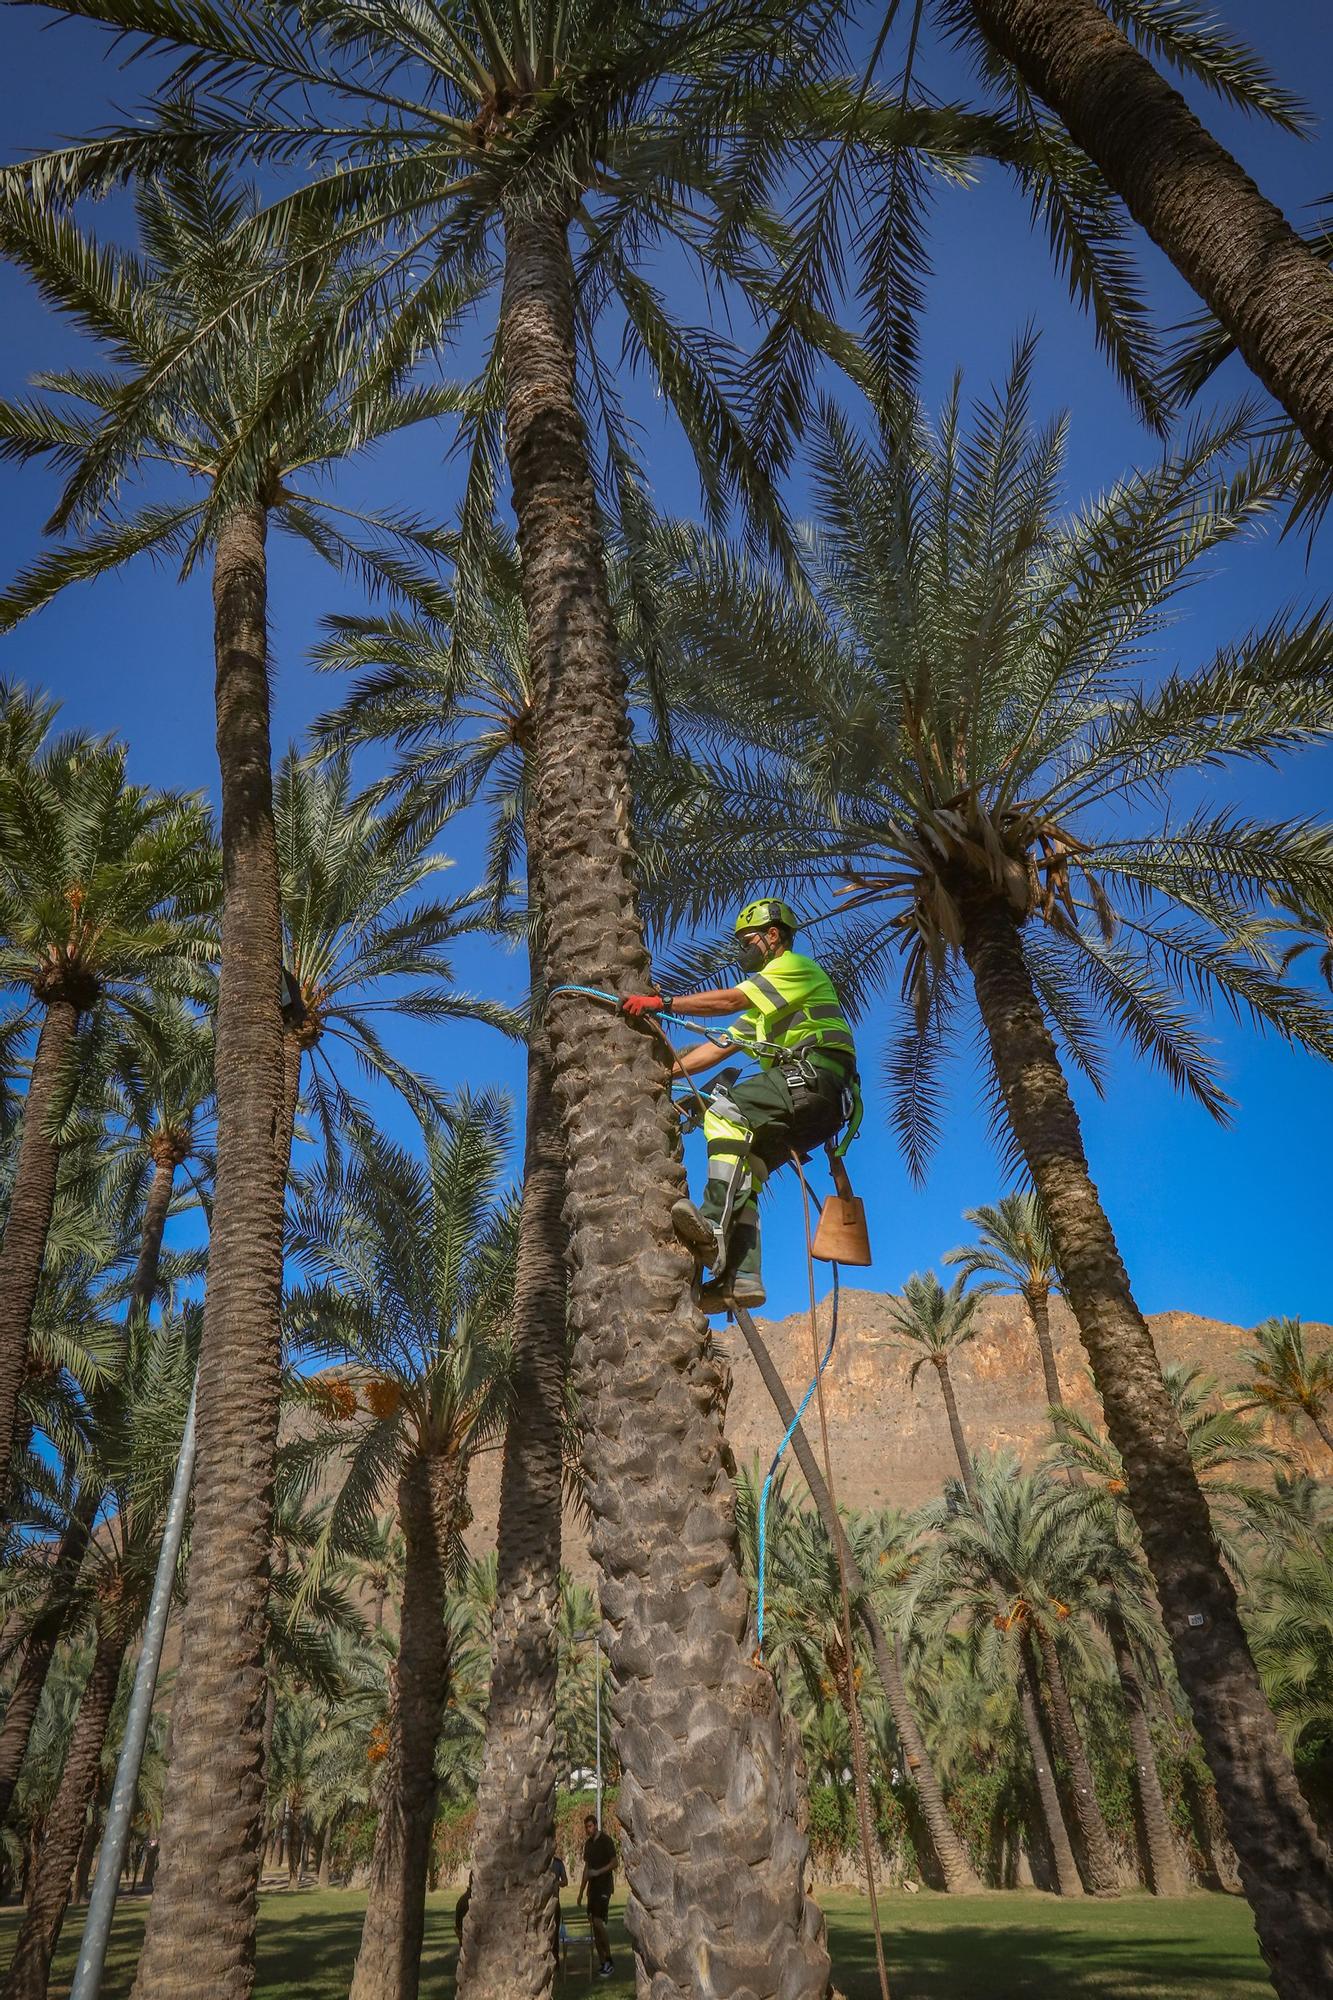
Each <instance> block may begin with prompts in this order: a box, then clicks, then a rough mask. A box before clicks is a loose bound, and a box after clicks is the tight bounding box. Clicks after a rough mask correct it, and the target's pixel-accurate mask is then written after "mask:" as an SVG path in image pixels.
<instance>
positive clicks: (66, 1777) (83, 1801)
mask: <svg viewBox="0 0 1333 2000" xmlns="http://www.w3.org/2000/svg"><path fill="white" fill-rule="evenodd" d="M128 1644H129V1634H128V1632H127V1630H126V1629H125V1627H124V1626H122V1625H119V1624H117V1625H116V1626H115V1627H114V1628H112V1629H109V1630H106V1631H102V1632H99V1633H98V1635H97V1650H96V1652H95V1653H94V1655H93V1664H92V1669H91V1671H90V1673H89V1675H88V1679H87V1682H86V1683H85V1685H84V1690H83V1694H82V1695H81V1697H80V1699H79V1713H78V1719H77V1721H76V1722H75V1724H74V1733H73V1735H72V1736H71V1737H70V1744H69V1749H68V1751H67V1752H66V1755H65V1768H64V1770H63V1771H62V1772H61V1774H60V1785H59V1788H58V1789H57V1792H56V1797H55V1804H54V1805H53V1806H52V1808H51V1811H50V1813H49V1814H48V1816H47V1821H46V1828H45V1832H44V1834H43V1837H42V1846H41V1852H40V1855H39V1856H38V1861H37V1872H36V1876H35V1878H34V1879H33V1881H32V1883H31V1885H30V1888H29V1894H28V1907H27V1909H26V1910H25V1911H24V1913H23V1922H22V1924H21V1925H20V1926H19V1934H18V1941H17V1943H16V1944H15V1946H14V1956H13V1959H12V1960H11V1962H10V1967H9V1978H8V1980H7V1981H6V1984H5V1990H4V2000H46V1985H47V1980H48V1977H49V1976H50V1971H51V1954H52V1953H53V1952H54V1950H55V1948H56V1944H57V1943H58V1941H59V1938H60V1927H61V1925H62V1924H63V1923H64V1921H65V1906H66V1904H67V1903H68V1901H69V1884H70V1876H71V1874H72V1873H73V1869H74V1864H75V1862H76V1861H77V1860H78V1858H79V1847H80V1845H81V1843H82V1840H83V1829H84V1821H85V1819H86V1817H87V1813H88V1803H89V1801H90V1799H91V1798H92V1796H93V1793H94V1792H95V1791H96V1790H97V1784H98V1779H99V1778H100V1776H101V1770H102V1746H103V1744H104V1743H105V1742H106V1732H107V1725H108V1724H109V1722H110V1720H111V1709H112V1705H113V1703H114V1702H115V1699H116V1688H117V1686H118V1684H119V1681H120V1668H121V1662H122V1661H123V1660H124V1658H125V1649H126V1647H127V1645H128Z"/></svg>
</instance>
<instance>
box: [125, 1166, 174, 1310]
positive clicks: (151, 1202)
mask: <svg viewBox="0 0 1333 2000" xmlns="http://www.w3.org/2000/svg"><path fill="white" fill-rule="evenodd" d="M176 1165H177V1159H176V1152H175V1149H174V1147H173V1146H172V1145H171V1143H170V1141H166V1142H164V1144H163V1145H162V1147H161V1149H160V1150H155V1151H154V1154H153V1179H152V1183H151V1185H150V1187H149V1189H148V1199H147V1201H146V1202H145V1203H144V1212H143V1228H142V1229H141V1230H140V1232H139V1258H138V1262H137V1263H136V1264H135V1267H134V1281H133V1283H132V1284H131V1286H130V1316H131V1318H132V1317H133V1316H134V1315H135V1314H136V1313H142V1314H147V1313H148V1312H149V1310H150V1309H151V1307H152V1303H153V1294H154V1292H155V1291H156V1290H157V1273H158V1268H159V1266H160V1264H161V1262H162V1238H163V1236H164V1234H165V1233H166V1227H167V1216H168V1214H169V1213H170V1210H171V1197H172V1195H173V1193H174V1192H175V1187H176Z"/></svg>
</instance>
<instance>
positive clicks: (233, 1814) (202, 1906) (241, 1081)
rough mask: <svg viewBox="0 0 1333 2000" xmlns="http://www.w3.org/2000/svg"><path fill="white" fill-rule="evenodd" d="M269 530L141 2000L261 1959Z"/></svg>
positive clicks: (251, 533) (277, 1337)
mask: <svg viewBox="0 0 1333 2000" xmlns="http://www.w3.org/2000/svg"><path fill="white" fill-rule="evenodd" d="M265 529H266V520H265V516H264V513H263V511H262V510H261V509H259V508H254V509H250V510H246V511H242V512H238V513H236V514H233V515H231V516H230V517H229V518H228V519H227V520H226V521H225V522H224V524H223V526H222V529H221V531H220V533H219V536H218V544H217V555H216V561H215V565H214V575H213V605H214V630H215V638H216V654H217V743H218V763H219V767H220V770H221V778H222V866H223V908H222V967H221V976H220V981H219V987H218V1005H217V1114H218V1149H217V1176H216V1182H215V1192H214V1205H213V1222H212V1232H211V1237H210V1243H209V1260H208V1289H207V1294H206V1297H205V1302H204V1328H203V1340H202V1344H201V1348H200V1355H199V1375H198V1398H199V1401H198V1408H199V1450H198V1459H197V1463H196V1467H195V1475H194V1530H193V1538H192V1549H191V1559H190V1574H189V1598H188V1602H187V1605H186V1610H185V1617H184V1621H183V1628H182V1641H181V1663H180V1674H179V1681H178V1685H177V1695H176V1702H175V1713H174V1715H173V1730H174V1755H173V1757H172V1762H171V1769H170V1771H169V1773H168V1776H167V1790H166V1799H165V1803H164V1808H163V1817H162V1849H161V1852H162V1860H161V1865H160V1867H159V1870H158V1878H157V1885H156V1889H155V1892H154V1895H153V1901H152V1907H151V1909H150V1910H149V1913H148V1922H147V1926H146V1928H145V1932H144V1943H143V1951H142V1953H141V1955H140V1959H139V1969H138V1974H137V1977H136V1979H135V1983H134V2000H176V1996H177V1995H179V1994H180V1993H181V1992H182V1991H183V1990H185V1989H186V1988H188V1990H189V1991H190V1992H191V1993H192V1994H194V1995H196V1996H198V2000H231V1996H234V1995H239V1994H242V1993H246V1992H248V1991H249V1990H250V1986H251V1984H252V1981H253V1977H254V1949H255V1920H256V1916H257V1913H258V1893H259V1869H260V1860H261V1854H262V1845H263V1830H264V1772H263V1762H262V1757H261V1754H260V1732H261V1729H262V1726H263V1717H264V1636H265V1627H266V1617H265V1613H266V1607H267V1597H268V1564H269V1549H270V1545H271V1542H272V1536H273V1461H274V1454H275V1451H276V1448H277V1436H278V1389H279V1377H280V1366H281V1309H282V1233H283V1231H282V1223H283V1216H282V1208H283V1188H282V1176H281V1174H280V1172H279V1168H278V1160H277V1148H276V1146H275V1143H274V1141H275V1135H276V1128H277V1123H278V1118H279V1112H280V1104H281V1090H282V1016H281V1013H280V1010H279V989H280V981H281V971H282V926H281V922H280V919H279V912H278V856H277V844H276V841H275V839H274V831H273V783H272V774H271V769H270V749H269V698H268V672H267V643H266V631H265V615H266V572H265V557H264V536H265Z"/></svg>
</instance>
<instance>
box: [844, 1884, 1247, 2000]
mask: <svg viewBox="0 0 1333 2000" xmlns="http://www.w3.org/2000/svg"><path fill="white" fill-rule="evenodd" d="M1055 1908H1056V1910H1057V1911H1060V1905H1059V1904H1058V1903H1056V1904H1055ZM1138 1909H1144V1906H1142V1905H1135V1904H1123V1905H1120V1906H1118V1907H1117V1906H1116V1905H1111V1906H1109V1910H1110V1911H1111V1912H1114V1914H1115V1916H1116V1917H1118V1918H1119V1919H1120V1921H1119V1922H1107V1921H1106V1920H1105V1918H1106V1909H1105V1906H1104V1907H1098V1906H1096V1905H1091V1904H1089V1905H1077V1904H1076V1905H1074V1906H1072V1908H1068V1910H1067V1914H1066V1915H1065V1921H1063V1922H1058V1923H1056V1922H1051V1921H1029V1922H1023V1921H1021V1920H1019V1921H1015V1919H1014V1917H1013V1916H1012V1915H1010V1914H1009V1913H1008V1912H1005V1913H1004V1915H1003V1916H998V1917H997V1920H993V1921H991V1922H987V1921H985V1920H984V1919H982V1920H981V1921H973V1922H966V1923H951V1922H949V1921H948V1919H947V1917H944V1916H943V1915H940V1916H938V1917H936V1918H935V1921H934V1922H933V1923H930V1924H928V1925H916V1924H914V1923H913V1921H912V1915H913V1914H914V1913H907V1912H903V1911H901V1910H893V1911H891V1913H890V1921H889V1922H888V1923H886V1925H885V1956H886V1959H887V1961H888V1969H889V1980H890V1987H891V1991H892V2000H1272V1987H1271V1986H1270V1984H1269V1982H1268V1977H1267V1974H1266V1972H1265V1970H1264V1966H1263V1963H1262V1961H1261V1959H1260V1957H1259V1954H1258V1950H1257V1948H1256V1947H1255V1945H1254V1942H1253V1936H1252V1934H1247V1933H1248V1924H1247V1923H1245V1922H1242V1924H1241V1925H1240V1926H1238V1927H1237V1935H1235V1936H1234V1937H1232V1936H1226V1937H1219V1936H1218V1935H1217V1926H1216V1924H1213V1923H1210V1915H1211V1913H1210V1910H1209V1908H1208V1903H1207V1901H1205V1899H1202V1898H1199V1899H1196V1898H1191V1899H1190V1900H1189V1902H1188V1903H1187V1904H1185V1905H1182V1906H1179V1908H1178V1913H1177V1914H1178V1917H1179V1916H1184V1915H1185V1913H1186V1912H1188V1913H1189V1921H1188V1925H1187V1926H1186V1925H1179V1924H1178V1926H1173V1927H1172V1933H1173V1934H1171V1933H1169V1934H1163V1930H1162V1928H1161V1926H1160V1922H1159V1921H1158V1919H1159V1917H1160V1910H1161V1906H1157V1908H1153V1907H1152V1906H1148V1907H1147V1908H1146V1909H1144V1915H1143V1919H1142V1924H1141V1927H1139V1926H1136V1924H1135V1922H1134V1914H1135V1912H1136V1910H1138ZM1042 1914H1043V1917H1045V1916H1046V1912H1045V1911H1043V1913H1042ZM1061 1914H1065V1913H1064V1912H1061ZM1245 1916H1246V1918H1248V1912H1246V1913H1245ZM1226 1928H1227V1929H1228V1931H1229V1930H1230V1929H1231V1926H1230V1925H1228V1926H1227V1927H1226ZM829 1943H830V1949H831V1952H832V1956H833V1965H834V1978H835V1983H836V1984H837V1985H838V1986H839V1987H840V1988H841V1989H842V1991H843V1992H844V1993H845V1994H846V1996H847V2000H878V1996H879V1981H878V1977H877V1975H876V1971H875V1950H874V1940H873V1937H872V1935H871V1931H870V1926H869V1922H868V1920H867V1918H866V1917H865V1916H863V1915H862V1914H861V1913H860V1912H859V1911H858V1912H856V1913H855V1916H853V1915H852V1913H850V1912H843V1911H830V1912H829Z"/></svg>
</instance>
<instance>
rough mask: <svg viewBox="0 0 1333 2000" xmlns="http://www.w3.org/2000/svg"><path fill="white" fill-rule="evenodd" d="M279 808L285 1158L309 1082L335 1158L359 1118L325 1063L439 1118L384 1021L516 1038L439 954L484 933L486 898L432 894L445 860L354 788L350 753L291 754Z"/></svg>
mask: <svg viewBox="0 0 1333 2000" xmlns="http://www.w3.org/2000/svg"><path fill="white" fill-rule="evenodd" d="M273 807H274V821H275V826H276V830H277V840H278V869H279V877H280V880H281V885H282V914H283V961H284V972H285V976H286V983H285V988H284V1005H283V1030H284V1032H283V1108H282V1126H281V1131H282V1133H283V1135H284V1141H285V1144H286V1147H287V1149H288V1151H290V1146H291V1136H292V1131H293V1127H294V1124H295V1119H296V1108H297V1103H298V1100H299V1097H300V1095H301V1091H302V1088H303V1086H304V1087H305V1089H306V1090H307V1092H308V1094H309V1097H310V1099H311V1101H312V1103H313V1105H314V1108H315V1111H316V1114H317V1117H318V1122H319V1126H320V1128H321V1131H322V1134H323V1137H324V1142H325V1148H326V1151H327V1152H329V1153H330V1154H331V1153H332V1151H333V1150H334V1149H335V1148H336V1145H337V1141H338V1134H339V1132H340V1131H341V1130H342V1129H344V1128H345V1127H347V1126H348V1125H349V1124H351V1123H357V1122H362V1123H364V1121H365V1116H366V1114H365V1111H364V1108H363V1107H362V1106H361V1105H360V1104H359V1103H358V1101H357V1099H356V1097H355V1096H354V1095H353V1093H352V1092H351V1090H350V1089H349V1087H348V1085H347V1083H346V1082H345V1081H344V1080H343V1079H342V1078H340V1076H339V1075H338V1070H337V1068H335V1066H334V1063H333V1062H332V1061H330V1055H331V1054H332V1055H334V1056H339V1057H343V1058H344V1059H345V1057H346V1055H347V1054H348V1053H350V1054H351V1055H352V1056H353V1057H354V1058H355V1061H356V1063H357V1065H358V1066H359V1067H360V1068H361V1070H362V1071H363V1072H364V1073H365V1074H367V1075H368V1076H370V1077H372V1078H375V1079H377V1080H379V1081H381V1082H384V1083H387V1084H388V1085H389V1086H390V1087H391V1088H392V1089H394V1090H395V1091H397V1092H398V1093H399V1095H401V1096H402V1097H403V1098H405V1099H406V1101H407V1102H408V1104H409V1105H411V1106H412V1107H413V1109H414V1110H415V1111H416V1112H417V1113H418V1115H420V1116H430V1115H432V1114H434V1115H438V1114H439V1111H440V1108H441V1104H442V1102H443V1100H442V1099H441V1097H440V1094H439V1092H438V1091H437V1090H436V1089H435V1088H434V1087H433V1086H431V1085H430V1084H429V1083H427V1082H425V1081H424V1080H423V1079H422V1078H421V1077H420V1076H418V1075H417V1074H416V1073H415V1072H414V1071H413V1070H411V1069H410V1068H409V1067H408V1066H407V1065H406V1064H405V1063H403V1062H401V1061H399V1060H398V1058H397V1057H396V1056H394V1054H393V1053H392V1050H391V1049H390V1048H389V1047H388V1046H387V1045H386V1042H385V1039H384V1035H383V1033H382V1031H381V1027H380V1024H379V1017H383V1016H388V1017H393V1018H397V1019H399V1020H417V1021H430V1022H438V1021H454V1020H481V1021H487V1022H489V1023H491V1025H493V1026H495V1027H499V1028H503V1029H508V1030H510V1031H511V1032H512V1030H513V1029H514V1028H515V1027H516V1025H517V1023H516V1022H515V1020H514V1018H513V1016H512V1015H511V1014H510V1013H509V1012H508V1011H507V1009H505V1008H503V1007H500V1006H497V1005H496V1004H495V1003H494V1002H492V1001H487V1000H482V999H476V998H474V997H472V996H471V995H469V994H467V993H462V992H459V991H457V990H455V987H454V983H453V968H452V966H451V964H450V961H449V959H448V957H447V956H446V950H447V948H448V946H449V945H451V944H454V943H456V942H457V941H458V940H459V939H460V938H463V937H466V936H467V935H468V933H469V932H471V931H476V930H479V929H482V928H483V927H484V926H485V925H486V924H487V922H488V914H489V913H488V911H487V908H486V906H485V904H484V902H483V901H482V899H480V898H478V897H477V896H475V895H465V896H462V897H457V898H453V899H448V900H446V899H443V898H441V897H439V896H434V895H431V894H430V893H429V892H430V890H431V887H432V885H433V882H434V878H435V877H436V876H438V875H439V874H441V873H442V872H443V870H445V869H446V868H448V867H450V866H451V865H452V864H451V863H450V861H449V859H448V858H447V856H445V855H442V854H438V853H434V852H432V850H431V847H430V844H429V836H428V833H427V832H426V831H425V830H423V828H422V827H420V826H414V825H412V824H410V823H408V822H407V821H406V820H405V819H404V817H403V816H402V815H401V814H385V813H383V812H380V811H377V810H376V804H375V799H374V797H373V796H372V795H369V794H366V793H358V792H357V790H356V789H355V787H354V785H353V782H352V772H351V759H350V757H349V756H347V755H345V754H344V755H339V756H335V757H333V758H331V759H329V760H327V761H325V762H323V763H316V762H314V761H313V760H310V759H305V758H301V757H298V756H297V755H296V754H295V752H291V753H289V755H288V756H287V757H286V758H285V759H284V760H283V763H282V765H281V768H280V769H279V771H278V774H277V781H276V784H275V787H274V797H273ZM307 1059H308V1060H307Z"/></svg>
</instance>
